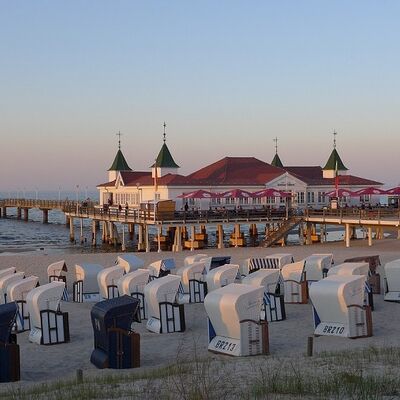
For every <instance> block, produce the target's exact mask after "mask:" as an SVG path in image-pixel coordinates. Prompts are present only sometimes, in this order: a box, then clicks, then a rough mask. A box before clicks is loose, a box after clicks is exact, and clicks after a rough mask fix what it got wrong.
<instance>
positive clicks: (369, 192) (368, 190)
mask: <svg viewBox="0 0 400 400" xmlns="http://www.w3.org/2000/svg"><path fill="white" fill-rule="evenodd" d="M374 194H375V195H382V194H387V192H386V190H382V189H378V188H374V187H372V186H371V187H367V188H365V189H361V190H357V192H355V193H354V195H355V196H364V195H365V196H368V195H374Z"/></svg>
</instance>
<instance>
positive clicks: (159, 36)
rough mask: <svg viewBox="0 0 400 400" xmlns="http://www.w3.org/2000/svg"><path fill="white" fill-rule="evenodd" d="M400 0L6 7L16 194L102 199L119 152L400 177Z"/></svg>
mask: <svg viewBox="0 0 400 400" xmlns="http://www.w3.org/2000/svg"><path fill="white" fill-rule="evenodd" d="M399 17H400V2H398V1H384V0H381V1H378V0H377V1H368V0H362V1H361V0H360V1H357V0H352V1H347V0H346V1H340V0H336V1H324V0H318V1H311V0H304V1H297V0H293V1H285V0H283V1H267V0H264V1H234V0H229V1H224V0H219V1H207V0H204V1H197V2H196V1H173V0H170V1H151V0H150V1H144V2H143V1H133V0H129V1H120V0H110V1H102V0H96V1H91V0H85V1H83V0H82V1H76V0H68V1H54V0H49V1H43V0H35V1H31V0H29V1H24V0H20V1H13V0H0V135H1V138H0V171H1V172H0V192H4V191H18V190H25V191H29V190H35V189H38V190H52V189H53V190H58V189H59V188H60V187H61V188H62V189H63V190H74V188H75V187H76V185H80V187H89V189H90V190H92V189H94V188H95V186H96V185H97V184H99V183H102V182H105V181H107V169H108V168H109V167H110V166H111V163H112V161H113V159H114V156H115V154H116V151H117V148H118V137H117V136H116V134H117V133H118V131H121V133H122V137H121V141H122V150H123V153H124V155H125V157H126V159H127V161H128V163H129V165H130V167H131V168H132V169H134V170H148V168H149V166H150V165H151V164H152V163H153V161H154V159H155V158H156V156H157V154H158V151H159V150H160V148H161V145H162V133H163V123H164V121H165V122H166V123H167V144H168V146H169V149H170V150H171V153H172V155H173V157H174V159H175V161H176V162H177V163H178V164H179V165H180V166H181V168H180V170H179V172H180V173H182V174H188V173H190V172H193V171H195V170H196V169H198V168H201V167H203V166H205V165H207V164H209V163H212V162H214V161H217V160H219V159H221V158H223V157H225V156H254V157H257V158H259V159H261V160H263V161H266V162H271V160H272V158H273V156H274V153H275V148H274V142H273V139H274V138H275V137H277V138H278V152H279V155H280V158H281V160H282V161H283V163H284V164H285V165H321V166H324V164H325V162H326V161H327V159H328V157H329V155H330V152H331V150H332V146H333V135H332V133H333V131H334V130H336V132H337V133H338V135H337V149H338V151H339V154H340V155H341V157H342V160H343V162H344V164H345V165H346V166H347V168H349V170H350V171H349V172H350V173H351V174H353V175H357V176H362V177H365V178H370V179H374V180H378V181H380V182H383V183H385V186H386V187H391V186H395V185H397V184H399V183H400V176H399V173H398V170H399V157H398V149H399V148H400V135H399V131H400V119H399V118H398V116H399V110H400V97H399V96H400V80H399V71H400V52H399V51H398V50H399V43H400V28H399V23H398V21H399Z"/></svg>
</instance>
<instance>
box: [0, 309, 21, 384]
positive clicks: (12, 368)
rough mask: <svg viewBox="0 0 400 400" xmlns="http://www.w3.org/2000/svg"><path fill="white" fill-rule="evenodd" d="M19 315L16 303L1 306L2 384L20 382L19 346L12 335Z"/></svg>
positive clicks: (0, 372) (0, 367)
mask: <svg viewBox="0 0 400 400" xmlns="http://www.w3.org/2000/svg"><path fill="white" fill-rule="evenodd" d="M17 313H18V306H17V305H16V304H15V303H8V304H3V305H0V383H3V382H16V381H19V380H20V359H19V346H18V344H17V335H16V334H14V333H12V330H13V327H14V326H15V321H16V318H17Z"/></svg>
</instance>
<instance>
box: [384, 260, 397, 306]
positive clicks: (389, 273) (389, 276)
mask: <svg viewBox="0 0 400 400" xmlns="http://www.w3.org/2000/svg"><path fill="white" fill-rule="evenodd" d="M384 270H385V297H384V299H385V301H396V302H400V259H397V260H393V261H390V262H388V263H386V264H385V267H384Z"/></svg>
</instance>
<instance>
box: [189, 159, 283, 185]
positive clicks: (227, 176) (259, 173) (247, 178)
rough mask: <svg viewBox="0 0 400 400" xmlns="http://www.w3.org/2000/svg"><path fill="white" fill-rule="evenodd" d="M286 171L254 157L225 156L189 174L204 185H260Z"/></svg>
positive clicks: (192, 178)
mask: <svg viewBox="0 0 400 400" xmlns="http://www.w3.org/2000/svg"><path fill="white" fill-rule="evenodd" d="M284 172H285V171H284V170H283V169H282V168H278V167H273V166H272V165H270V164H267V163H266V162H264V161H261V160H258V159H257V158H254V157H225V158H223V159H222V160H219V161H217V162H215V163H213V164H210V165H208V166H206V167H204V168H201V169H199V170H198V171H196V172H193V173H192V174H190V175H188V176H187V178H188V179H190V180H191V181H192V182H193V183H197V184H204V185H220V186H224V185H225V186H231V185H248V186H259V185H264V184H265V183H266V182H268V181H270V180H272V179H275V178H277V177H278V176H280V175H282V174H283V173H284Z"/></svg>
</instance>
